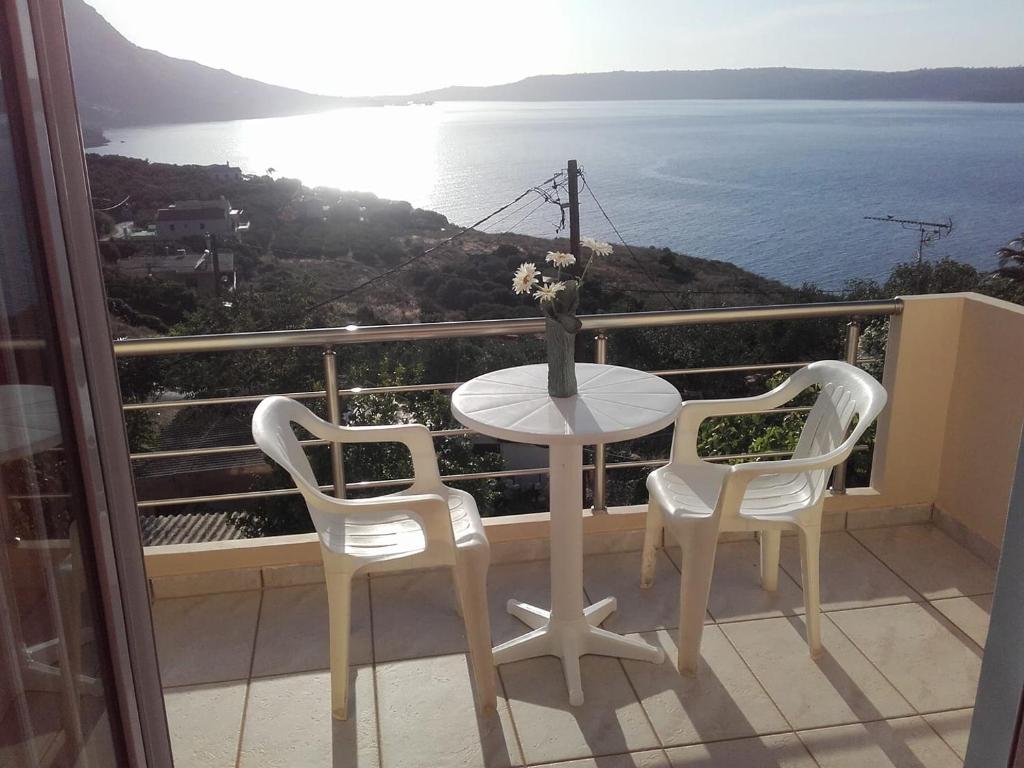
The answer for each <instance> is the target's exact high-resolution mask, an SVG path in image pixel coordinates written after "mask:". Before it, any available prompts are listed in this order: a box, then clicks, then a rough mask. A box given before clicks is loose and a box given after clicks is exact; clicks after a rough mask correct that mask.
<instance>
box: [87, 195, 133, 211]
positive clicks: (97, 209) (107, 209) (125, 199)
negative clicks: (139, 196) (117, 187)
mask: <svg viewBox="0 0 1024 768" xmlns="http://www.w3.org/2000/svg"><path fill="white" fill-rule="evenodd" d="M131 197H132V196H131V195H126V196H125V198H124V200H122V201H121V202H120V203H118V204H117V205H112V206H110V207H109V208H94V209H93V210H94V211H97V212H99V213H106V212H107V211H112V210H114V209H115V208H120V207H121V206H122V205H124V204H125V203H127V202H128V201H129V200H130V199H131Z"/></svg>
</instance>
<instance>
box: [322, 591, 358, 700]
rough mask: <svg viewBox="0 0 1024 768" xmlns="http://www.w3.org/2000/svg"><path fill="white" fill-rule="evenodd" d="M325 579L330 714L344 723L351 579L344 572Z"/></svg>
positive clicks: (346, 693)
mask: <svg viewBox="0 0 1024 768" xmlns="http://www.w3.org/2000/svg"><path fill="white" fill-rule="evenodd" d="M326 579H327V609H328V618H329V623H330V632H329V636H330V644H331V715H332V717H334V719H335V720H347V719H348V674H349V670H348V642H349V631H350V627H351V625H352V576H351V574H348V573H328V574H326Z"/></svg>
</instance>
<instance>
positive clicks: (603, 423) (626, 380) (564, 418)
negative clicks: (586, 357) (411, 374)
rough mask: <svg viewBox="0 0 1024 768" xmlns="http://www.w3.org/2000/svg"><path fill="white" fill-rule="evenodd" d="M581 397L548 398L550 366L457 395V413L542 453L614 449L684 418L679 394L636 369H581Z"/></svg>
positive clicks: (493, 377) (501, 374) (517, 371)
mask: <svg viewBox="0 0 1024 768" xmlns="http://www.w3.org/2000/svg"><path fill="white" fill-rule="evenodd" d="M576 382H577V385H578V393H577V394H576V395H574V396H572V397H551V396H550V395H549V394H548V367H547V365H523V366H519V367H518V368H504V369H502V370H500V371H494V372H493V373H485V374H484V375H483V376H477V377H476V378H475V379H472V380H471V381H467V382H466V383H465V384H463V385H462V386H460V387H459V388H458V389H456V390H455V392H453V393H452V413H453V414H454V415H455V418H457V419H458V420H459V421H460V422H461V423H462V424H464V425H465V426H467V427H469V428H470V429H474V430H476V431H477V432H481V433H483V434H485V435H490V436H492V437H498V438H501V439H503V440H510V441H512V442H516V443H533V444H539V445H553V444H576V443H578V444H580V445H594V444H597V443H614V442H617V441H619V440H631V439H632V438H634V437H640V436H641V435H647V434H650V433H651V432H656V431H658V430H659V429H662V428H663V427H667V426H668V425H669V424H671V423H672V422H673V421H675V418H676V414H678V413H679V407H680V405H681V399H680V397H679V392H678V391H677V390H676V388H675V387H673V386H672V385H671V384H669V383H668V382H667V381H665V380H664V379H662V378H659V377H658V376H655V375H653V374H650V373H646V372H644V371H635V370H633V369H632V368H623V367H621V366H617V365H598V364H597V363H576Z"/></svg>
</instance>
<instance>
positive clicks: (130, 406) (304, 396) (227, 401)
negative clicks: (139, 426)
mask: <svg viewBox="0 0 1024 768" xmlns="http://www.w3.org/2000/svg"><path fill="white" fill-rule="evenodd" d="M323 396H324V391H323V390H322V389H321V390H320V391H319V392H287V393H285V394H284V395H283V397H290V398H291V399H292V400H315V399H317V398H321V397H323ZM266 397H268V395H233V396H229V397H197V398H194V399H185V400H154V401H153V402H151V403H125V404H124V405H123V406H121V407H122V408H123V409H124V410H125V411H158V410H161V409H164V408H188V407H190V406H193V405H235V404H238V403H258V402H260V401H261V400H263V399H265V398H266Z"/></svg>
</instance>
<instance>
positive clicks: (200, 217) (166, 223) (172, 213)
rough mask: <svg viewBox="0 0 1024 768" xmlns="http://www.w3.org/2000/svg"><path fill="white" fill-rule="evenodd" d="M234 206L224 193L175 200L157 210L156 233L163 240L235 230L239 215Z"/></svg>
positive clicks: (232, 232)
mask: <svg viewBox="0 0 1024 768" xmlns="http://www.w3.org/2000/svg"><path fill="white" fill-rule="evenodd" d="M233 210H234V209H232V207H231V203H229V202H228V201H227V200H225V199H224V198H223V197H222V198H220V199H219V200H183V201H178V202H174V203H172V204H171V205H169V206H167V207H166V208H161V209H159V210H158V211H157V212H156V236H157V237H158V238H160V239H161V240H181V239H182V238H185V237H192V236H195V235H200V236H202V235H230V234H234V231H235V228H236V227H237V225H238V216H235V217H232V215H231V214H232V211H233ZM240 213H241V212H239V214H240Z"/></svg>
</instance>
